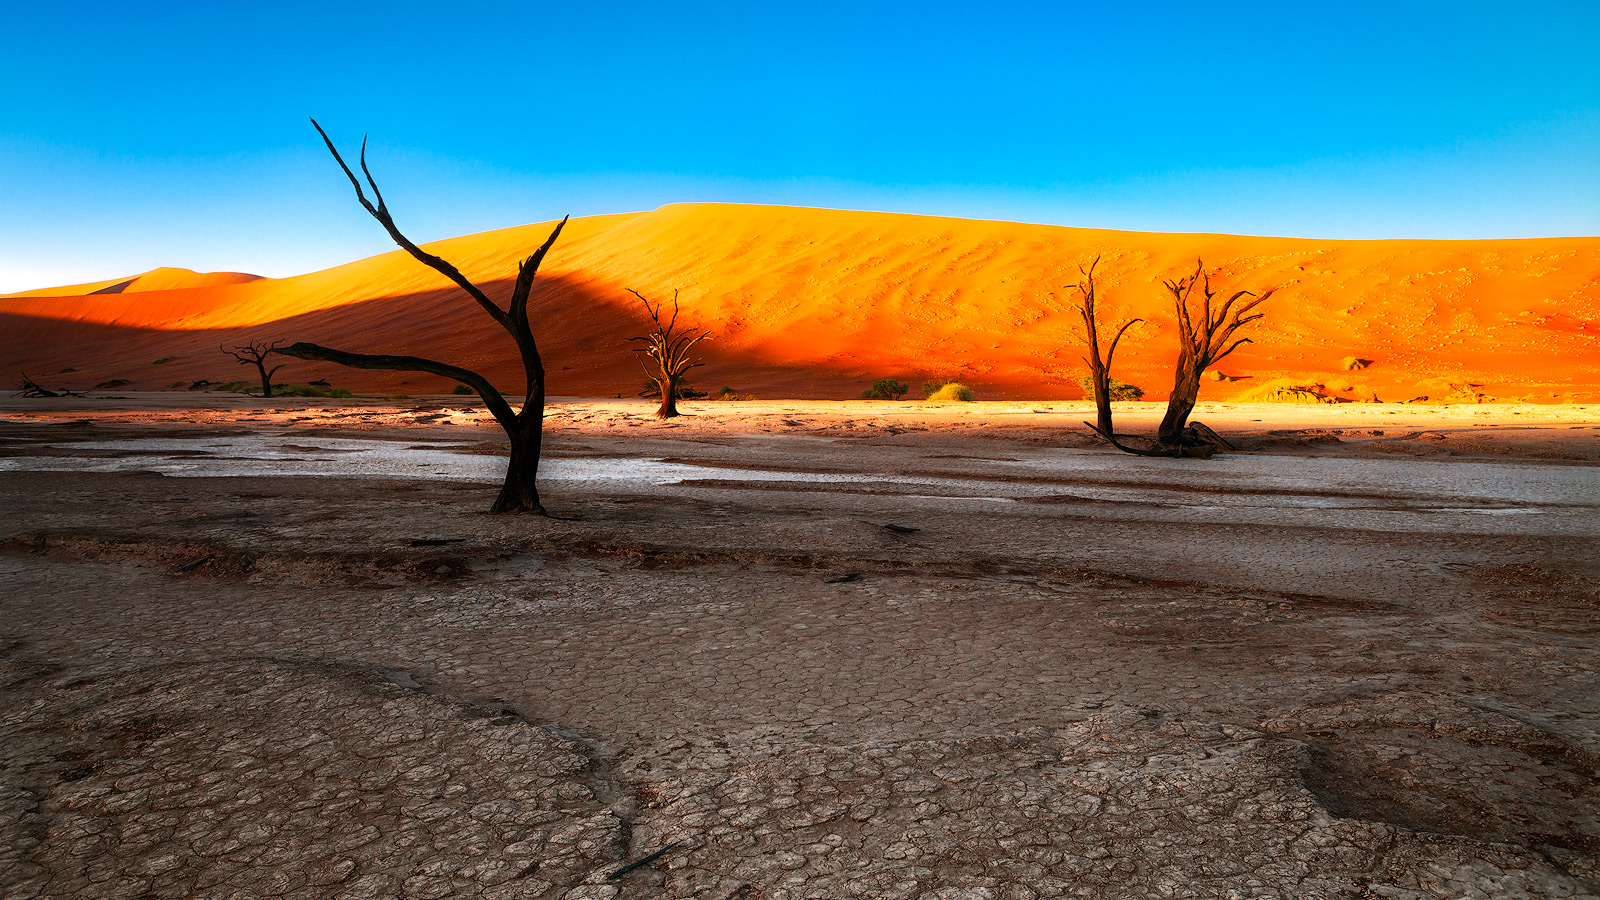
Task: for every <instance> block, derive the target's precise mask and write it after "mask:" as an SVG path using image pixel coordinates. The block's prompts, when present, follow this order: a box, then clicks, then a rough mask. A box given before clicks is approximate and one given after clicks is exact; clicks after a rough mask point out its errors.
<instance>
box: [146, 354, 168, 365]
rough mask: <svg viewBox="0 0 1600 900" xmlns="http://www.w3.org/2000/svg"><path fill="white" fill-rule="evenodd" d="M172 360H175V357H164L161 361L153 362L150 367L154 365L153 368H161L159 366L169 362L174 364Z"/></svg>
mask: <svg viewBox="0 0 1600 900" xmlns="http://www.w3.org/2000/svg"><path fill="white" fill-rule="evenodd" d="M172 360H173V357H171V356H163V357H161V358H160V359H158V360H156V361H155V362H153V363H151V364H150V365H152V366H159V365H161V364H162V363H169V362H172Z"/></svg>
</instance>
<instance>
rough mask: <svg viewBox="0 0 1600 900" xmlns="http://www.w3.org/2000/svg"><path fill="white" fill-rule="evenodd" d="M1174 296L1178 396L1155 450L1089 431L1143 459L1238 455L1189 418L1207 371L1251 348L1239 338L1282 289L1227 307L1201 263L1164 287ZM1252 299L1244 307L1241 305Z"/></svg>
mask: <svg viewBox="0 0 1600 900" xmlns="http://www.w3.org/2000/svg"><path fill="white" fill-rule="evenodd" d="M1162 284H1163V285H1165V286H1166V289H1167V292H1168V293H1170V294H1171V295H1172V307H1173V312H1174V314H1175V315H1176V317H1177V320H1178V363H1177V371H1176V372H1175V374H1174V378H1173V385H1172V394H1171V395H1170V396H1169V397H1168V398H1167V414H1166V416H1165V417H1163V418H1162V420H1161V426H1160V428H1158V429H1157V431H1156V443H1155V446H1154V447H1153V448H1151V449H1149V450H1144V449H1140V448H1137V447H1130V446H1127V445H1125V444H1122V443H1121V442H1119V441H1118V440H1117V436H1116V435H1115V434H1113V433H1111V432H1110V431H1109V430H1107V429H1102V428H1097V427H1095V426H1094V425H1089V423H1088V422H1085V423H1084V424H1085V425H1089V427H1090V428H1093V429H1094V430H1095V431H1096V432H1097V433H1099V434H1100V435H1101V436H1102V437H1105V438H1106V439H1107V440H1109V441H1111V443H1112V444H1113V445H1114V446H1115V447H1116V448H1117V449H1118V450H1121V451H1123V452H1124V453H1133V454H1137V455H1139V456H1194V457H1201V458H1206V457H1210V456H1211V455H1212V454H1213V453H1215V452H1216V451H1217V450H1218V449H1224V450H1233V449H1235V448H1234V446H1233V445H1232V444H1229V443H1228V441H1227V440H1226V439H1224V438H1223V437H1222V436H1221V435H1219V434H1217V433H1216V432H1215V431H1212V430H1211V428H1209V427H1208V426H1206V425H1205V424H1204V423H1201V422H1190V421H1189V414H1190V413H1192V412H1194V404H1195V401H1196V400H1197V399H1199V396H1200V376H1201V375H1203V374H1205V371H1206V369H1208V368H1210V367H1211V366H1213V365H1216V364H1217V363H1219V362H1221V361H1222V360H1223V359H1224V358H1226V357H1227V356H1228V354H1230V353H1232V352H1233V351H1235V350H1237V349H1239V346H1240V345H1241V344H1248V343H1251V340H1250V339H1249V338H1240V339H1239V340H1236V341H1233V343H1231V344H1230V343H1228V342H1229V341H1230V340H1233V335H1234V332H1236V331H1238V330H1239V329H1240V328H1241V327H1243V326H1245V325H1248V324H1250V323H1251V322H1254V321H1256V320H1257V319H1260V318H1262V317H1263V316H1265V315H1266V314H1265V313H1254V314H1252V311H1253V310H1255V308H1256V307H1258V306H1260V305H1261V304H1262V303H1264V302H1266V300H1267V298H1268V297H1271V296H1272V295H1273V293H1274V292H1275V291H1277V288H1268V289H1267V290H1266V291H1263V292H1262V293H1261V294H1259V295H1257V294H1256V293H1255V292H1253V291H1236V292H1235V293H1234V294H1233V296H1231V297H1229V298H1228V299H1227V301H1225V302H1223V303H1221V304H1217V303H1216V302H1215V300H1216V296H1217V291H1215V290H1213V289H1212V287H1211V275H1210V274H1209V273H1207V272H1206V270H1205V262H1204V261H1203V260H1200V259H1196V260H1195V265H1194V273H1193V274H1190V275H1185V276H1183V277H1181V278H1177V279H1172V280H1167V281H1163V282H1162ZM1196 287H1199V288H1200V294H1201V297H1202V305H1201V307H1200V309H1199V310H1198V312H1199V314H1200V315H1199V319H1198V322H1197V321H1196V318H1195V316H1194V314H1193V312H1191V310H1190V308H1189V298H1190V296H1191V295H1192V294H1193V293H1194V289H1195V288H1196ZM1246 297H1249V298H1252V299H1250V300H1246V301H1245V302H1244V303H1240V302H1239V301H1240V300H1242V299H1244V298H1246Z"/></svg>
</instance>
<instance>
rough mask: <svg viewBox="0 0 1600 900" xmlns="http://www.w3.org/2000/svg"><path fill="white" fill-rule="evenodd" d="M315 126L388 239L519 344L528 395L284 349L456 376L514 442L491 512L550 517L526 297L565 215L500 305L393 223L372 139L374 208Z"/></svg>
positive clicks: (472, 380) (540, 366)
mask: <svg viewBox="0 0 1600 900" xmlns="http://www.w3.org/2000/svg"><path fill="white" fill-rule="evenodd" d="M311 124H312V125H314V126H316V129H317V133H318V134H320V135H322V140H323V143H325V144H327V145H328V152H329V153H332V154H333V158H334V159H335V160H337V161H338V163H339V167H340V168H341V169H343V170H344V174H345V177H347V178H349V179H350V183H351V184H352V185H354V186H355V189H356V199H358V200H360V201H361V205H362V206H363V207H365V208H366V210H367V212H368V213H370V214H371V215H372V217H373V218H374V219H377V220H378V223H379V224H381V225H382V226H383V227H384V230H386V231H388V232H389V237H390V238H392V239H393V240H394V242H395V243H396V244H399V245H400V247H401V248H402V249H404V250H405V251H406V252H407V253H410V254H411V255H412V256H413V257H415V258H416V259H417V261H419V262H421V263H422V264H423V265H425V266H428V267H429V268H432V269H434V270H435V271H437V272H439V273H440V274H442V275H444V276H445V277H446V278H449V279H450V280H451V281H453V282H455V283H456V284H457V285H458V286H459V287H460V288H461V289H462V290H464V291H466V292H467V294H468V296H470V297H472V299H473V300H475V301H477V303H478V305H479V306H480V307H482V308H483V311H484V312H486V313H488V314H489V316H490V317H491V318H493V319H494V320H495V321H496V322H497V323H499V324H500V327H502V328H504V329H505V330H506V332H507V333H508V334H510V335H511V339H512V340H513V341H514V342H515V343H516V345H517V351H518V352H519V353H520V354H521V356H522V369H523V374H524V376H525V377H526V379H527V393H526V395H525V397H524V398H523V403H522V409H521V410H520V411H516V410H513V409H512V408H511V405H510V404H509V403H507V402H506V400H505V398H504V397H502V396H501V395H500V392H499V391H498V390H496V389H495V387H494V385H492V384H490V383H489V379H487V378H485V377H483V376H482V375H479V374H478V373H477V372H474V371H472V370H470V369H463V368H461V367H460V366H452V365H449V364H448V363H442V362H436V361H434V360H431V359H423V358H421V357H417V356H384V355H373V354H366V353H347V352H345V351H342V350H334V349H331V348H328V347H320V346H318V345H316V344H307V343H297V344H294V345H291V346H290V347H288V348H286V349H283V350H280V351H278V352H280V353H283V354H285V355H287V356H293V357H297V358H299V359H321V360H326V361H328V362H333V363H338V364H339V365H341V366H351V367H353V368H358V369H388V370H394V371H402V372H428V373H431V374H434V375H440V376H443V377H445V378H450V379H454V380H455V381H457V382H460V383H461V384H464V385H466V386H467V387H470V388H472V389H473V390H474V391H477V392H478V396H479V397H482V398H483V403H484V406H486V407H487V408H488V410H489V413H490V414H491V415H493V416H494V418H495V421H496V422H499V423H500V427H501V428H502V429H504V430H505V433H506V437H507V438H508V439H509V440H510V442H511V457H510V460H509V462H508V464H507V467H506V478H505V482H504V483H503V484H502V485H501V488H500V495H499V496H498V497H496V498H495V501H494V505H493V506H491V507H490V508H489V511H490V512H491V513H504V512H532V513H538V514H540V515H544V514H545V510H544V506H543V505H542V504H541V503H540V501H539V488H538V484H537V478H538V474H539V454H540V452H541V450H542V449H543V442H544V401H545V372H544V360H543V359H542V358H541V357H540V356H539V346H538V342H537V341H535V340H534V337H533V328H532V327H531V326H530V325H529V323H528V294H529V293H530V292H531V291H532V290H533V278H534V275H535V274H537V273H538V271H539V264H540V263H542V262H544V257H545V254H547V253H549V252H550V247H551V246H552V245H554V244H555V242H556V238H557V237H559V236H560V235H561V229H562V228H564V227H565V226H566V224H567V220H566V219H562V220H561V221H560V222H559V223H558V224H557V225H556V227H555V229H554V230H553V231H551V232H550V236H549V237H548V238H546V239H545V242H544V243H543V244H542V245H541V246H540V247H539V249H538V250H536V251H534V253H533V255H532V256H530V257H528V258H527V259H524V260H523V261H522V263H521V264H520V265H519V266H518V268H517V284H516V287H515V288H514V289H513V290H512V293H511V305H510V306H509V307H508V308H506V309H501V308H500V307H499V306H498V305H497V304H496V303H495V302H494V301H492V300H490V299H489V297H488V295H487V294H485V293H484V292H483V291H482V290H481V289H479V288H478V286H477V285H475V284H473V283H472V282H471V281H469V280H467V277H466V276H465V275H462V274H461V272H460V270H459V269H457V268H456V267H455V266H453V265H451V264H450V263H448V262H446V261H444V260H443V259H440V258H439V257H437V256H434V255H433V254H431V253H428V252H426V251H424V250H423V249H422V248H420V247H418V246H417V245H416V244H414V243H412V242H411V241H410V240H409V239H408V238H407V237H406V236H405V235H403V234H401V233H400V229H399V228H397V227H396V226H395V224H394V219H393V218H392V217H391V216H390V215H389V209H388V207H387V206H385V205H384V202H383V194H382V193H381V192H380V191H379V190H378V184H377V182H375V181H374V180H373V179H372V173H371V172H370V171H368V170H367V142H366V141H365V140H364V139H363V140H362V142H361V173H362V174H363V175H364V176H366V180H367V185H368V186H369V187H371V188H372V194H373V197H374V198H375V199H376V200H377V201H378V202H377V204H376V205H374V204H373V203H372V202H371V201H369V200H368V199H367V196H366V193H365V192H364V191H363V190H362V189H361V182H360V181H359V180H357V178H356V176H355V173H354V172H352V171H350V167H349V166H348V165H346V164H345V161H344V157H342V156H340V155H339V151H338V149H337V148H336V147H334V146H333V141H331V140H329V139H328V134H327V132H325V131H323V130H322V126H321V125H318V124H317V121H316V120H315V119H312V120H311Z"/></svg>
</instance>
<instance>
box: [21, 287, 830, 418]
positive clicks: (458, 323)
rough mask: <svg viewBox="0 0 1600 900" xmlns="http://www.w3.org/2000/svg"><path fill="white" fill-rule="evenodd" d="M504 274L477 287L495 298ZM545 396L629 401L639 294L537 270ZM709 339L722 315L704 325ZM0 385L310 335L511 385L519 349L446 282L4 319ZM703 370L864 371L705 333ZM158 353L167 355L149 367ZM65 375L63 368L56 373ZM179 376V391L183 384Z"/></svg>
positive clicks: (325, 371)
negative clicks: (271, 310)
mask: <svg viewBox="0 0 1600 900" xmlns="http://www.w3.org/2000/svg"><path fill="white" fill-rule="evenodd" d="M512 285H513V280H512V279H503V280H499V281H493V282H487V283H483V288H484V291H485V293H487V294H488V295H489V297H490V298H491V299H493V300H495V301H496V302H498V303H500V304H502V306H503V305H504V304H505V303H506V302H507V301H508V299H509V297H510V294H511V289H512ZM529 304H530V307H531V313H530V318H531V319H532V322H533V326H534V332H535V335H536V337H537V338H538V341H539V349H540V353H541V354H542V355H543V357H544V362H545V368H546V371H547V373H548V378H549V392H550V394H551V396H562V395H567V396H590V397H612V396H615V395H617V394H621V395H622V396H623V397H632V396H634V395H635V393H636V392H637V391H638V390H639V388H640V386H641V385H642V383H643V382H644V380H645V376H644V372H643V370H642V369H641V367H640V365H639V359H638V354H636V353H634V352H633V349H632V348H633V346H635V345H633V344H630V343H628V338H629V337H632V336H634V335H639V334H643V333H645V331H646V330H647V328H646V321H647V319H646V317H645V315H644V312H643V310H642V309H641V308H640V306H639V304H638V301H636V300H635V299H634V298H633V297H632V296H630V295H628V294H626V293H625V292H624V291H622V290H621V289H617V290H609V289H600V288H597V287H595V286H594V285H593V284H592V283H585V282H578V281H575V280H573V279H569V278H565V277H562V276H553V277H549V278H541V279H540V280H539V282H538V283H537V284H536V286H535V288H534V291H533V294H532V295H531V297H530V299H529ZM705 324H706V326H707V327H708V328H709V329H710V330H711V331H712V332H713V333H715V332H716V331H717V330H718V323H715V322H707V323H705ZM0 334H5V335H6V336H7V340H6V341H5V342H4V343H3V344H0V379H11V378H15V377H16V376H17V373H19V372H22V371H26V372H28V373H29V374H30V375H33V376H35V377H36V378H39V379H41V380H42V381H44V382H46V383H47V384H50V385H59V386H67V387H73V388H80V389H81V388H92V387H93V386H94V385H95V384H98V383H101V382H104V381H107V380H111V379H114V378H117V379H127V380H128V382H129V383H128V384H126V385H123V386H122V389H123V390H156V389H165V388H169V387H175V386H187V385H188V384H190V383H192V382H194V381H197V380H200V379H208V380H211V381H214V382H220V381H231V380H249V379H250V378H252V377H253V373H252V371H250V370H247V369H246V368H244V367H242V366H239V365H237V364H236V363H235V362H234V361H233V360H231V359H229V358H227V357H226V356H224V355H223V354H222V353H221V352H220V350H219V345H220V344H224V343H226V344H229V345H232V344H241V343H245V342H247V341H268V342H270V341H282V342H284V343H290V342H294V341H310V342H312V343H317V344H322V345H324V346H328V347H335V348H338V349H340V350H349V351H352V352H359V353H395V354H409V355H415V356H425V357H429V358H433V359H438V360H441V361H444V362H449V363H452V364H455V365H461V366H465V367H467V368H470V369H475V370H477V371H479V372H482V373H483V374H484V375H486V376H488V377H489V379H490V380H492V381H493V382H495V384H497V385H499V386H500V388H501V389H502V390H504V391H506V392H508V393H512V394H518V393H520V392H521V391H522V389H523V378H522V367H521V363H520V361H519V358H518V356H517V350H516V346H515V344H514V343H513V342H512V340H511V338H510V336H508V335H507V334H505V332H503V331H502V330H501V329H500V327H499V326H498V325H496V324H495V323H494V322H492V321H490V319H489V317H488V316H486V315H485V314H484V313H483V311H482V310H480V309H479V308H478V307H477V305H476V304H474V303H473V302H472V300H471V299H470V298H468V297H467V296H466V295H465V294H463V293H462V292H461V291H460V290H459V289H456V288H454V287H451V288H440V289H438V290H431V291H423V292H418V293H413V294H404V295H399V296H393V297H381V298H375V299H371V300H363V301H359V302H355V303H349V304H345V305H342V306H337V307H332V308H329V309H323V310H318V311H316V312H312V313H306V314H303V315H298V316H292V317H289V318H286V319H280V320H277V321H274V322H269V323H266V324H262V325H256V326H251V327H247V328H226V329H197V330H163V329H153V328H129V327H122V326H117V325H108V324H101V323H89V322H75V321H71V320H65V319H48V318H42V317H37V316H28V315H19V314H15V313H0ZM700 348H701V349H703V350H704V353H703V359H704V360H705V362H706V365H705V367H704V368H701V369H697V370H695V372H694V373H693V382H694V384H695V385H696V386H697V387H699V388H700V389H702V390H709V391H713V392H714V391H716V390H717V389H718V388H720V387H721V386H722V385H724V384H726V385H730V386H732V387H734V388H736V389H738V390H740V391H744V392H752V393H755V394H757V395H758V396H768V397H780V396H781V397H794V398H845V397H853V396H855V395H856V394H857V393H859V391H860V390H861V386H862V380H861V377H860V376H859V374H855V375H853V374H849V373H846V372H845V371H842V370H841V369H840V368H839V367H833V366H824V365H785V364H776V363H773V362H771V361H768V360H765V359H762V358H760V357H759V356H758V355H756V354H752V353H748V352H740V351H730V350H727V349H725V348H723V347H720V346H718V344H717V342H716V341H715V340H714V339H713V340H711V341H707V342H705V343H703V344H701V345H700ZM156 360H163V362H161V363H159V364H158V363H157V362H156ZM284 362H285V363H286V365H285V366H284V368H283V369H282V370H281V371H280V372H279V373H278V376H277V378H275V379H274V380H275V381H280V382H283V383H286V384H288V383H305V382H308V381H313V380H318V379H322V380H326V381H328V382H330V383H332V384H333V385H335V386H339V387H346V388H349V389H351V390H356V391H386V392H397V393H441V392H448V391H449V390H451V388H452V387H453V386H454V383H453V382H450V381H448V380H446V379H443V378H439V377H436V376H433V375H427V374H423V373H415V372H378V371H368V370H356V369H346V368H343V367H340V366H337V365H334V364H332V363H318V362H301V361H299V360H285V361H284ZM64 369H72V370H74V371H71V372H63V371H62V370H64ZM180 382H181V385H180V384H179V383H180Z"/></svg>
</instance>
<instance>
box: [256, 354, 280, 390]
mask: <svg viewBox="0 0 1600 900" xmlns="http://www.w3.org/2000/svg"><path fill="white" fill-rule="evenodd" d="M256 369H258V370H259V371H260V372H261V396H263V397H271V396H272V375H271V374H270V373H268V372H267V364H266V363H264V362H261V361H260V360H257V361H256ZM272 371H273V372H276V371H278V370H277V369H273V370H272Z"/></svg>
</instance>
